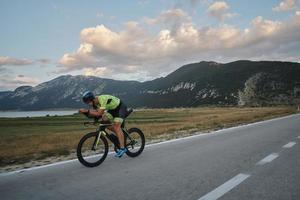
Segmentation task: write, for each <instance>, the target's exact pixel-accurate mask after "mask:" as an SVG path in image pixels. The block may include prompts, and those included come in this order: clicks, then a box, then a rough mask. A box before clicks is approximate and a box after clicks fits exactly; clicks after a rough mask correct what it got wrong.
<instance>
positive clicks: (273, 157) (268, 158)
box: [256, 153, 279, 165]
mask: <svg viewBox="0 0 300 200" xmlns="http://www.w3.org/2000/svg"><path fill="white" fill-rule="evenodd" d="M278 156H279V155H278V154H277V153H272V154H270V155H268V156H266V157H265V158H263V159H262V160H260V161H259V162H257V163H256V165H264V164H266V163H269V162H272V161H273V160H274V159H276V158H277V157H278Z"/></svg>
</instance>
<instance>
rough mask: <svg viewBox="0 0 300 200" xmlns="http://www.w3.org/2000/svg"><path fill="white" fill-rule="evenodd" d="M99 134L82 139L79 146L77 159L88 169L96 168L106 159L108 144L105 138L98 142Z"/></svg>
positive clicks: (92, 134) (89, 134) (87, 135)
mask: <svg viewBox="0 0 300 200" xmlns="http://www.w3.org/2000/svg"><path fill="white" fill-rule="evenodd" d="M98 135H99V133H98V132H91V133H88V134H86V135H85V136H83V137H82V138H81V140H80V141H79V143H78V146H77V158H78V160H79V162H80V163H82V164H83V165H84V166H86V167H96V166H98V165H100V164H101V163H102V162H103V161H104V160H105V158H106V156H107V153H108V143H107V140H106V138H105V137H103V136H101V137H100V138H99V140H98Z"/></svg>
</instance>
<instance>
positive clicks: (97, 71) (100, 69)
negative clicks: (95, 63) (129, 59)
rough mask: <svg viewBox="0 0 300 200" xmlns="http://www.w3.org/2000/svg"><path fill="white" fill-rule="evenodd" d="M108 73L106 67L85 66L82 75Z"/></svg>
mask: <svg viewBox="0 0 300 200" xmlns="http://www.w3.org/2000/svg"><path fill="white" fill-rule="evenodd" d="M107 73H108V69H107V68H106V67H97V68H95V69H94V68H85V69H84V75H85V76H100V77H101V76H104V75H105V74H107Z"/></svg>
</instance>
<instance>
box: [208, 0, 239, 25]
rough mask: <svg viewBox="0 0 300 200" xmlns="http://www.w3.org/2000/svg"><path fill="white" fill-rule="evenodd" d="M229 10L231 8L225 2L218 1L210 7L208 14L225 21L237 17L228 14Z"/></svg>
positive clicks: (233, 14)
mask: <svg viewBox="0 0 300 200" xmlns="http://www.w3.org/2000/svg"><path fill="white" fill-rule="evenodd" d="M229 8H230V6H229V5H228V4H227V3H226V2H225V1H216V2H214V3H212V4H211V5H210V6H209V7H208V9H207V12H208V13H209V14H210V15H211V16H213V17H215V18H217V19H218V20H220V21H223V20H225V19H226V18H232V17H234V16H236V14H235V13H230V12H228V10H229Z"/></svg>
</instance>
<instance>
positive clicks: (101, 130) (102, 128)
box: [85, 122, 134, 150]
mask: <svg viewBox="0 0 300 200" xmlns="http://www.w3.org/2000/svg"><path fill="white" fill-rule="evenodd" d="M123 123H124V122H123ZM85 124H87V123H85ZM93 125H96V124H95V122H94V123H93ZM112 125H113V124H101V123H100V124H99V126H98V128H97V130H96V132H97V133H98V136H97V138H96V139H95V141H94V143H93V147H92V150H95V148H97V147H98V144H99V141H100V137H101V136H104V137H106V138H107V139H108V140H109V141H111V142H112V143H113V144H114V145H115V146H116V147H117V148H120V145H119V141H118V140H117V141H116V140H115V138H114V139H113V137H116V136H112V134H109V133H107V132H106V128H107V127H108V126H112ZM121 129H122V131H123V133H124V136H125V137H128V138H129V140H130V143H129V145H132V144H134V141H133V140H132V138H131V137H130V135H129V133H128V131H127V129H126V128H125V125H124V124H122V126H121ZM126 146H127V145H126Z"/></svg>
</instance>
